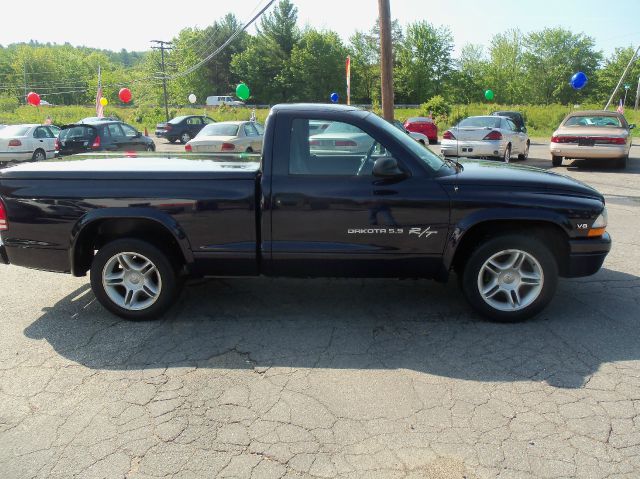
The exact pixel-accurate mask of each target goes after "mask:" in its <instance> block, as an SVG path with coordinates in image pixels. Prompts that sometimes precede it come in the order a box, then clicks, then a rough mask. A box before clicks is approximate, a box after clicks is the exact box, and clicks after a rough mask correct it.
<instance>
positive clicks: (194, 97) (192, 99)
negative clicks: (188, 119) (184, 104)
mask: <svg viewBox="0 0 640 479" xmlns="http://www.w3.org/2000/svg"><path fill="white" fill-rule="evenodd" d="M196 100H197V98H196V96H195V95H194V94H193V93H192V94H191V95H189V102H191V103H195V102H196Z"/></svg>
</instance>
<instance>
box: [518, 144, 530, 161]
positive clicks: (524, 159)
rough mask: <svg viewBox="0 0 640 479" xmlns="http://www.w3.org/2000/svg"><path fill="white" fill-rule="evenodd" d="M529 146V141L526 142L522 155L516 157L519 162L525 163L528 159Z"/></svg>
mask: <svg viewBox="0 0 640 479" xmlns="http://www.w3.org/2000/svg"><path fill="white" fill-rule="evenodd" d="M530 146H531V143H529V141H528V140H527V144H526V145H525V147H524V153H522V154H520V155H518V159H519V160H520V161H526V160H527V158H529V147H530Z"/></svg>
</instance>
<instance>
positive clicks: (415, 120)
mask: <svg viewBox="0 0 640 479" xmlns="http://www.w3.org/2000/svg"><path fill="white" fill-rule="evenodd" d="M407 121H408V122H409V123H433V120H432V119H431V118H427V117H426V116H414V117H413V118H407Z"/></svg>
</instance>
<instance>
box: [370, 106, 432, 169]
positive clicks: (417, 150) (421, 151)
mask: <svg viewBox="0 0 640 479" xmlns="http://www.w3.org/2000/svg"><path fill="white" fill-rule="evenodd" d="M370 115H371V120H372V121H373V122H374V123H375V124H376V126H377V127H379V128H382V129H383V130H385V131H386V132H387V133H389V134H390V135H391V136H393V137H394V138H395V139H396V140H398V141H399V142H401V143H402V144H403V145H404V146H405V147H406V148H407V149H409V150H411V152H412V153H413V154H414V155H416V156H417V157H418V158H420V160H422V161H423V162H424V163H425V164H426V165H427V166H428V167H429V168H431V169H432V170H434V171H437V170H438V169H440V167H441V166H442V165H443V164H445V163H444V161H443V160H442V158H440V157H439V156H438V155H436V154H435V153H434V152H432V151H431V150H429V149H428V148H425V147H424V146H422V145H421V144H420V143H418V142H417V141H415V140H414V139H413V138H411V137H410V136H409V135H407V134H406V133H405V132H404V131H403V130H399V129H398V128H396V127H395V126H394V125H392V124H391V123H389V122H388V121H386V120H383V119H382V118H380V117H379V116H378V115H376V114H375V113H370Z"/></svg>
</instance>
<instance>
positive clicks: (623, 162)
mask: <svg viewBox="0 0 640 479" xmlns="http://www.w3.org/2000/svg"><path fill="white" fill-rule="evenodd" d="M628 160H629V155H627V156H624V157H622V158H618V160H617V161H616V168H619V169H621V170H624V169H625V168H626V167H627V162H628Z"/></svg>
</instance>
